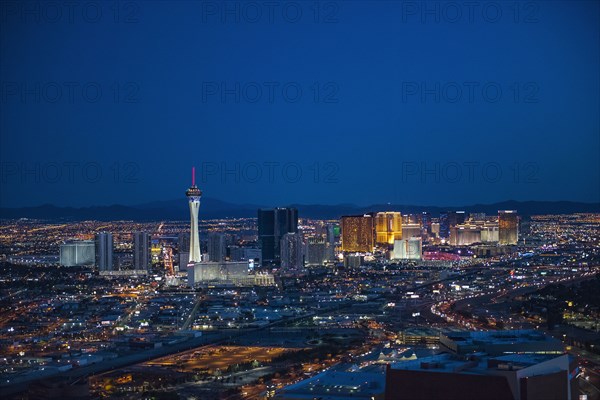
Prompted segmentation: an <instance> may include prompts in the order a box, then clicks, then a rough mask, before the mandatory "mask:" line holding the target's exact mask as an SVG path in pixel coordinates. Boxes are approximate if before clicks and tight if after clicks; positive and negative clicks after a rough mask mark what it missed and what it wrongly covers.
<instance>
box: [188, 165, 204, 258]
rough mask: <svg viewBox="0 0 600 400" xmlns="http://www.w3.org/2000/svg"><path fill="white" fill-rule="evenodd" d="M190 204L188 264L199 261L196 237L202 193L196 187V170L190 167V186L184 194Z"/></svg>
mask: <svg viewBox="0 0 600 400" xmlns="http://www.w3.org/2000/svg"><path fill="white" fill-rule="evenodd" d="M185 195H186V196H187V198H188V201H189V203H190V258H189V260H190V261H189V263H190V264H191V263H195V262H200V261H201V255H200V237H199V235H198V210H199V209H200V197H202V191H201V190H200V189H198V187H197V186H196V168H195V167H192V186H190V188H189V189H188V190H187V191H186V192H185Z"/></svg>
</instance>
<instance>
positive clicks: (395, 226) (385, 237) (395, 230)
mask: <svg viewBox="0 0 600 400" xmlns="http://www.w3.org/2000/svg"><path fill="white" fill-rule="evenodd" d="M375 235H376V242H377V244H394V240H400V239H402V214H401V213H400V212H397V211H386V212H379V213H377V214H376V215H375Z"/></svg>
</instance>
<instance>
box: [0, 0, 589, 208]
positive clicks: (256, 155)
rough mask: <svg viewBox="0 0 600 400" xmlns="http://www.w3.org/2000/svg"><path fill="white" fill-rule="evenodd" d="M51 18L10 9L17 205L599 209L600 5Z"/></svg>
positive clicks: (7, 187)
mask: <svg viewBox="0 0 600 400" xmlns="http://www.w3.org/2000/svg"><path fill="white" fill-rule="evenodd" d="M467 3H468V2H467ZM23 4H25V5H23ZM47 4H48V3H45V2H34V1H31V2H28V1H25V2H2V14H1V16H0V17H1V18H2V19H1V22H0V26H1V28H0V29H1V39H0V46H1V54H0V75H1V82H2V86H1V98H0V102H1V103H0V104H1V114H0V129H1V139H0V140H1V142H0V145H1V146H0V158H1V162H2V164H1V167H2V170H1V171H0V172H1V176H0V178H1V182H0V185H1V186H0V188H1V189H0V205H1V206H5V207H18V206H31V205H39V204H44V203H52V204H56V205H71V206H87V205H104V204H113V203H120V204H137V203H144V202H147V201H154V200H166V199H174V198H178V197H181V198H182V201H185V200H184V191H185V189H186V188H187V187H188V186H189V185H190V169H191V166H192V165H195V166H196V167H197V169H198V174H197V175H198V176H197V182H198V184H199V186H200V187H201V189H202V190H203V191H204V195H205V196H208V197H214V198H218V199H221V200H226V201H230V202H234V203H260V204H264V205H277V204H286V203H322V204H335V203H355V204H361V205H366V204H370V203H383V202H392V203H404V204H424V205H462V204H473V203H481V202H487V203H491V202H496V201H502V200H508V199H514V200H574V201H585V202H598V201H600V133H599V132H600V126H599V109H600V101H599V96H600V95H599V93H600V80H599V71H600V43H599V42H600V27H599V21H600V7H599V4H600V3H599V2H595V1H582V2H575V1H568V2H559V1H538V2H522V3H513V2H482V3H477V6H476V7H475V8H474V9H469V8H468V7H467V6H466V5H465V3H464V2H457V3H445V2H430V3H427V4H424V3H422V2H420V1H419V2H401V1H398V2H394V1H385V2H371V1H369V2H367V1H344V2H342V1H338V2H320V3H315V2H312V1H310V2H309V1H299V2H282V3H276V4H277V5H276V6H274V7H273V8H270V7H269V6H267V5H266V4H268V3H264V2H256V3H247V2H235V1H232V2H226V3H223V2H212V1H211V2H191V1H189V2H188V1H182V2H158V1H149V2H145V1H144V2H142V1H138V2H112V1H111V2H88V3H85V2H84V3H80V4H79V5H78V6H77V7H75V8H74V9H70V8H69V6H68V5H67V4H65V3H64V2H58V3H52V4H55V5H56V4H58V6H54V7H55V8H49V6H48V5H47ZM86 4H88V5H87V6H86ZM90 4H91V5H90ZM226 7H227V8H226ZM423 7H428V8H427V9H426V10H424V9H423ZM257 13H259V14H260V15H259V14H257ZM224 169H227V170H228V171H229V172H228V173H226V174H225V175H223V174H222V172H223V170H224Z"/></svg>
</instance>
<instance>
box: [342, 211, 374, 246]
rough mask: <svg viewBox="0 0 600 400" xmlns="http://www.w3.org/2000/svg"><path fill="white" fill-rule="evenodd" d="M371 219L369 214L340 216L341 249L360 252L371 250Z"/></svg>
mask: <svg viewBox="0 0 600 400" xmlns="http://www.w3.org/2000/svg"><path fill="white" fill-rule="evenodd" d="M373 219H374V218H373V217H372V216H371V215H369V214H365V215H352V216H344V217H342V219H341V229H342V251H346V252H361V253H370V252H372V251H373V243H374V241H373V231H374V229H373V228H374V226H373Z"/></svg>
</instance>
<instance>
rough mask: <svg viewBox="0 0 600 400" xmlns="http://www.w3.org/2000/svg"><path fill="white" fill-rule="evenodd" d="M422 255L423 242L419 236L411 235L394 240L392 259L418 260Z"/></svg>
mask: <svg viewBox="0 0 600 400" xmlns="http://www.w3.org/2000/svg"><path fill="white" fill-rule="evenodd" d="M422 255H423V243H422V241H421V238H420V237H411V238H407V239H402V240H396V241H394V251H393V253H392V257H391V258H392V259H395V260H420V259H421V258H422Z"/></svg>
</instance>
